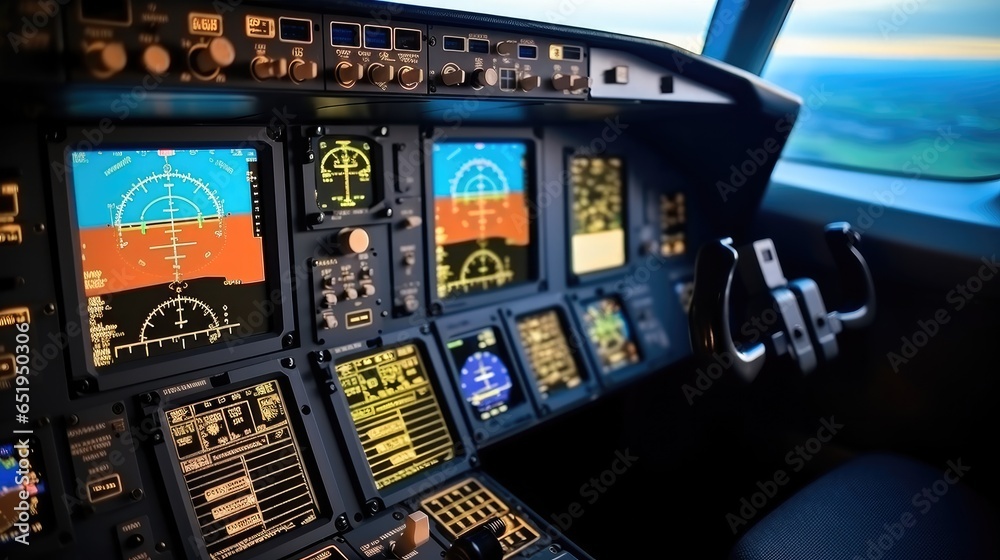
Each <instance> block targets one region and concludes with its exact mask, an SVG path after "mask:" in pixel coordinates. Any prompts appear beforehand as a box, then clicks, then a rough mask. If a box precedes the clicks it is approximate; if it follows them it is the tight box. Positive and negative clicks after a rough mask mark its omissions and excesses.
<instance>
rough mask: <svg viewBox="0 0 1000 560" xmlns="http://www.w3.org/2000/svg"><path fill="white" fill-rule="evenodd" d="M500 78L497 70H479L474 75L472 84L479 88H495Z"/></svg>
mask: <svg viewBox="0 0 1000 560" xmlns="http://www.w3.org/2000/svg"><path fill="white" fill-rule="evenodd" d="M498 78H499V76H498V75H497V71H496V69H495V68H478V69H476V70H475V71H474V72H473V73H472V83H473V84H474V85H476V86H478V87H485V86H490V87H492V86H495V85H497V79H498Z"/></svg>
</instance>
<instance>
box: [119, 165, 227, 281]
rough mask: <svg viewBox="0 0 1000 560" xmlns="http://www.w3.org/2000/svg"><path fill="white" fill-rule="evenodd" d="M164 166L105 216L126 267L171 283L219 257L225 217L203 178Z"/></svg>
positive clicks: (131, 189) (223, 242) (143, 179)
mask: <svg viewBox="0 0 1000 560" xmlns="http://www.w3.org/2000/svg"><path fill="white" fill-rule="evenodd" d="M210 157H211V156H210ZM212 159H213V160H214V161H218V162H220V163H221V162H224V160H223V159H222V158H212ZM164 160H165V162H166V163H164V164H163V166H162V169H161V170H157V171H155V172H153V173H150V174H148V175H146V176H144V177H141V178H139V179H138V180H137V181H135V182H134V183H132V184H131V186H130V187H129V188H128V189H127V190H126V191H125V193H124V194H122V196H121V200H120V201H119V202H118V203H117V204H111V205H109V210H110V211H111V213H112V215H113V224H114V228H115V232H116V234H117V248H118V251H119V253H120V254H121V255H122V258H123V259H124V260H125V262H126V263H128V264H129V265H130V266H132V267H133V268H134V269H136V270H139V271H141V272H143V273H144V274H148V275H151V276H154V277H156V278H159V279H164V280H169V281H171V282H175V283H176V282H181V281H183V280H184V278H186V277H189V276H191V275H192V274H193V273H195V272H198V271H199V270H201V269H202V268H204V267H205V266H206V265H208V264H209V263H211V262H212V261H213V260H214V259H215V258H216V257H217V256H218V255H219V253H221V252H222V249H223V247H224V246H225V245H226V213H225V210H224V209H223V201H222V199H221V198H220V197H219V196H218V194H217V191H215V190H214V189H213V188H211V187H210V186H209V185H210V183H209V180H208V178H207V177H200V176H196V175H194V174H192V173H190V172H185V171H181V170H177V169H175V168H174V167H173V165H172V164H171V163H170V162H169V157H168V156H164Z"/></svg>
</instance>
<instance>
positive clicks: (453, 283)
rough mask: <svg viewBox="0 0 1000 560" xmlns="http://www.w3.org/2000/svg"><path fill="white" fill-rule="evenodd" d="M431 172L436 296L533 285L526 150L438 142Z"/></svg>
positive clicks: (497, 144)
mask: <svg viewBox="0 0 1000 560" xmlns="http://www.w3.org/2000/svg"><path fill="white" fill-rule="evenodd" d="M431 165H432V168H433V173H432V176H433V178H432V182H433V186H434V216H435V232H434V234H435V240H436V246H437V251H436V254H437V294H438V297H440V298H442V299H443V298H447V297H453V296H459V295H464V294H469V293H475V292H486V291H490V290H494V289H496V288H500V287H506V286H509V285H512V284H517V283H520V282H525V281H527V280H530V279H531V278H532V270H531V260H530V259H531V252H532V249H533V243H534V240H533V239H532V232H531V230H532V227H531V221H530V217H529V211H528V199H527V189H528V176H529V169H528V143H526V142H496V141H491V142H471V141H448V142H437V143H435V144H434V147H433V156H432V159H431Z"/></svg>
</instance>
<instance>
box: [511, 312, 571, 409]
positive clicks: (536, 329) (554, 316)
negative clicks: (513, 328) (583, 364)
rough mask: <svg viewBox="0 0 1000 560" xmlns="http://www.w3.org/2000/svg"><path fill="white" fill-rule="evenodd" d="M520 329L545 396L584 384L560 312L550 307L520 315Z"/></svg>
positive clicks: (522, 339) (534, 374)
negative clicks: (545, 309)
mask: <svg viewBox="0 0 1000 560" xmlns="http://www.w3.org/2000/svg"><path fill="white" fill-rule="evenodd" d="M517 331H518V334H520V336H521V346H523V347H524V352H525V354H527V356H528V365H529V369H530V371H531V374H532V375H533V376H534V378H535V386H536V387H537V388H538V393H539V395H541V397H542V398H543V399H545V398H548V397H549V396H550V395H554V394H556V393H559V392H562V391H564V390H567V389H572V388H574V387H577V386H579V385H580V384H581V383H583V376H582V375H581V374H580V369H579V367H578V366H577V362H576V359H575V357H574V355H573V349H572V348H571V347H570V345H569V342H568V341H567V339H566V331H565V330H564V328H563V322H562V320H561V319H560V317H559V312H558V311H556V310H555V309H549V310H547V311H540V312H538V313H533V314H531V315H524V316H522V317H518V319H517Z"/></svg>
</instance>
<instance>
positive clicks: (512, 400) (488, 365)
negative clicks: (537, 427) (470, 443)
mask: <svg viewBox="0 0 1000 560" xmlns="http://www.w3.org/2000/svg"><path fill="white" fill-rule="evenodd" d="M448 350H450V351H451V355H452V357H453V358H454V359H455V364H456V365H457V366H458V368H459V371H458V386H459V389H461V392H462V397H464V398H465V401H466V402H468V403H469V405H470V406H471V407H472V409H473V410H474V411H475V413H476V414H477V415H478V416H479V418H480V419H481V420H487V419H489V418H490V417H492V416H496V415H498V414H503V413H504V412H507V411H508V410H509V409H510V407H511V406H514V405H515V404H517V403H518V402H520V401H521V398H520V393H519V392H517V391H516V389H515V387H514V379H513V374H512V373H511V371H510V368H509V367H508V365H507V364H509V363H510V356H509V355H508V354H507V352H506V348H505V347H504V345H503V344H502V342H501V340H500V337H499V334H498V333H497V331H496V329H495V328H493V327H487V328H485V329H482V330H479V331H476V332H473V333H471V334H469V335H467V336H464V337H461V338H456V339H454V340H452V341H450V342H449V343H448Z"/></svg>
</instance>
